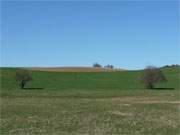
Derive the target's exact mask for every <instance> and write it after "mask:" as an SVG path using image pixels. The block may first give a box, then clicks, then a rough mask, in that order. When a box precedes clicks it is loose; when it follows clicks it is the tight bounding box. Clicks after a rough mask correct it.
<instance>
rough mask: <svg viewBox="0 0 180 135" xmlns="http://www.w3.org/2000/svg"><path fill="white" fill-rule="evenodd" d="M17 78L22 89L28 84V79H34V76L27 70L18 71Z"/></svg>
mask: <svg viewBox="0 0 180 135" xmlns="http://www.w3.org/2000/svg"><path fill="white" fill-rule="evenodd" d="M15 79H16V81H18V82H19V86H20V87H21V89H23V88H24V86H25V85H26V83H27V82H28V81H32V80H33V78H32V76H31V75H30V73H29V71H27V70H18V71H16V75H15Z"/></svg>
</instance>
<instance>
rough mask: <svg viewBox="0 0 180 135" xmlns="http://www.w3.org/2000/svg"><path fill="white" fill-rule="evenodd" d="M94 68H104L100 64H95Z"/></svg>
mask: <svg viewBox="0 0 180 135" xmlns="http://www.w3.org/2000/svg"><path fill="white" fill-rule="evenodd" d="M93 67H98V68H100V67H102V66H101V64H99V63H94V64H93Z"/></svg>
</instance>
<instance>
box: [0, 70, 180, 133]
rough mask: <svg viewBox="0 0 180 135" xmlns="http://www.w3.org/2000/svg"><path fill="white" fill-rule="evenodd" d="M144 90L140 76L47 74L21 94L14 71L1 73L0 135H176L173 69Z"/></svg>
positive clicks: (175, 77) (37, 77)
mask: <svg viewBox="0 0 180 135" xmlns="http://www.w3.org/2000/svg"><path fill="white" fill-rule="evenodd" d="M162 70H163V72H164V74H165V76H166V78H167V80H168V81H167V83H164V84H157V85H156V86H155V89H153V90H148V89H144V86H143V85H142V84H141V83H140V82H139V80H138V77H139V76H140V75H141V74H142V73H143V71H141V70H139V71H115V72H48V71H35V70H32V71H31V74H32V76H33V78H34V80H33V81H32V82H28V83H27V85H26V87H25V89H24V90H21V89H20V88H19V86H18V83H17V82H16V81H15V79H14V75H15V72H16V68H1V74H0V75H1V106H0V108H1V125H0V134H3V135H6V134H12V135H15V134H17V135H19V134H22V135H29V134H30V135H34V134H38V135H39V134H42V135H46V134H47V135H49V134H53V135H56V134H58V135H59V134H60V135H111V134H112V135H119V134H120V135H152V134H153V135H178V134H179V129H180V122H179V107H180V100H179V70H180V69H179V68H178V67H173V68H172V67H169V68H164V69H162Z"/></svg>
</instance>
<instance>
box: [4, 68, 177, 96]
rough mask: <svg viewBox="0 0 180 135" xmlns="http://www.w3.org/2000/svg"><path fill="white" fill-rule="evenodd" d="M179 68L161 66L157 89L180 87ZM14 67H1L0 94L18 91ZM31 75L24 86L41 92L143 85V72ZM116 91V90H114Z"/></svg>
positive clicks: (108, 90) (126, 88)
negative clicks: (165, 81)
mask: <svg viewBox="0 0 180 135" xmlns="http://www.w3.org/2000/svg"><path fill="white" fill-rule="evenodd" d="M179 69H180V68H164V69H163V72H164V74H165V76H166V78H167V80H168V81H167V83H163V84H157V85H156V86H155V87H156V88H158V89H161V88H162V89H170V90H172V89H179ZM15 72H16V69H15V68H1V79H2V81H1V82H2V83H1V88H2V91H1V92H2V93H8V92H7V91H9V90H10V91H12V92H16V91H19V90H20V88H19V85H18V84H17V82H16V81H15V79H14V76H15ZM31 72H32V76H33V78H34V80H33V81H31V82H28V83H27V85H26V88H27V89H33V90H36V89H42V91H44V92H45V91H60V92H65V93H68V92H69V93H71V91H72V90H73V91H74V92H75V93H76V92H77V93H76V94H78V92H79V93H81V94H82V93H83V94H85V93H87V92H90V93H91V94H92V93H97V92H100V93H101V94H102V95H106V92H105V91H107V92H109V93H110V92H112V93H114V92H115V91H116V92H117V93H118V91H119V90H143V89H144V86H143V85H142V84H141V83H140V82H139V80H138V77H139V76H140V75H142V74H143V72H142V71H123V72H42V71H34V70H33V71H31ZM116 92H115V93H116Z"/></svg>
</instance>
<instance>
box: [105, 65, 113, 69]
mask: <svg viewBox="0 0 180 135" xmlns="http://www.w3.org/2000/svg"><path fill="white" fill-rule="evenodd" d="M104 67H105V68H110V69H113V68H114V66H113V65H110V64H108V65H106V66H104Z"/></svg>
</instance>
